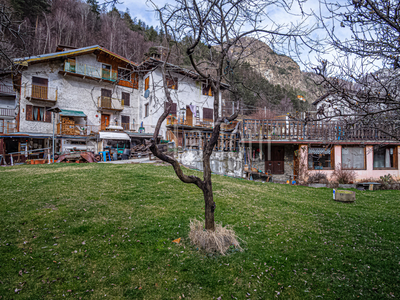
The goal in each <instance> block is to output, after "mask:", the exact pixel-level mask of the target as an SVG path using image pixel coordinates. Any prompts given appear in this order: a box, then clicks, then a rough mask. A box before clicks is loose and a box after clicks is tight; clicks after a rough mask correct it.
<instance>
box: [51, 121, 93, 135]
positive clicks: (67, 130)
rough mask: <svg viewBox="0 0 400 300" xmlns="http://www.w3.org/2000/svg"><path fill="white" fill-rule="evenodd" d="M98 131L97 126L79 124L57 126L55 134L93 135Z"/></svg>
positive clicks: (60, 124)
mask: <svg viewBox="0 0 400 300" xmlns="http://www.w3.org/2000/svg"><path fill="white" fill-rule="evenodd" d="M99 131H100V126H97V125H80V124H65V123H58V124H57V134H61V135H73V136H78V135H94V134H96V133H98V132H99Z"/></svg>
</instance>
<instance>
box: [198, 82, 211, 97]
mask: <svg viewBox="0 0 400 300" xmlns="http://www.w3.org/2000/svg"><path fill="white" fill-rule="evenodd" d="M201 94H202V95H203V96H207V97H212V96H214V91H213V90H212V88H211V85H209V84H208V85H207V84H206V83H204V82H203V83H202V84H201ZM210 94H211V95H210Z"/></svg>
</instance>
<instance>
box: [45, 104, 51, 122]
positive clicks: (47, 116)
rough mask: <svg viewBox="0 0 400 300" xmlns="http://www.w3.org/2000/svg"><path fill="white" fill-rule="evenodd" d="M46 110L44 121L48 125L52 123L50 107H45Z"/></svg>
mask: <svg viewBox="0 0 400 300" xmlns="http://www.w3.org/2000/svg"><path fill="white" fill-rule="evenodd" d="M44 109H45V110H46V111H45V113H44V114H45V115H44V121H45V122H47V123H51V111H47V109H48V107H45V108H44Z"/></svg>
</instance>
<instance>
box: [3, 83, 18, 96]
mask: <svg viewBox="0 0 400 300" xmlns="http://www.w3.org/2000/svg"><path fill="white" fill-rule="evenodd" d="M0 95H5V96H15V95H16V93H15V91H14V90H13V87H12V86H11V85H5V84H0Z"/></svg>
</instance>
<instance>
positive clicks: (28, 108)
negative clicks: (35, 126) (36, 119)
mask: <svg viewBox="0 0 400 300" xmlns="http://www.w3.org/2000/svg"><path fill="white" fill-rule="evenodd" d="M25 119H26V120H27V121H33V106H32V105H29V104H27V105H26V111H25Z"/></svg>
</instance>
